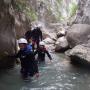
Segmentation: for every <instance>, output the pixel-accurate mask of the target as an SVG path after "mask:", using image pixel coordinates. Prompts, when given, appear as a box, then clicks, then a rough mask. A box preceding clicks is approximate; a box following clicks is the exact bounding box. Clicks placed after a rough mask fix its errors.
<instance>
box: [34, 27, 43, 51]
mask: <svg viewBox="0 0 90 90" xmlns="http://www.w3.org/2000/svg"><path fill="white" fill-rule="evenodd" d="M40 41H42V31H41V30H40V27H36V28H34V29H33V30H32V46H33V47H32V48H33V50H34V49H35V45H37V48H39V42H40Z"/></svg>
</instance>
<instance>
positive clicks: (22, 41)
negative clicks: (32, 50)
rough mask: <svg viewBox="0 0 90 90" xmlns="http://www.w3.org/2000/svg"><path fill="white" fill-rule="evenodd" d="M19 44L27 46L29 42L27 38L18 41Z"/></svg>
mask: <svg viewBox="0 0 90 90" xmlns="http://www.w3.org/2000/svg"><path fill="white" fill-rule="evenodd" d="M18 43H19V44H20V43H25V44H27V43H28V42H27V40H26V39H25V38H20V39H19V40H18Z"/></svg>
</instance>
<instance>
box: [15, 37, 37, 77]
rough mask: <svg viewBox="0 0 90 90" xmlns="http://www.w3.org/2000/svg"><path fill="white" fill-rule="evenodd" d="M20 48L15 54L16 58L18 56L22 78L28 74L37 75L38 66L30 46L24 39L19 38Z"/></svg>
mask: <svg viewBox="0 0 90 90" xmlns="http://www.w3.org/2000/svg"><path fill="white" fill-rule="evenodd" d="M18 43H19V47H20V50H19V52H18V53H17V54H16V58H20V61H21V73H22V76H23V78H27V77H28V76H34V75H36V76H38V75H39V72H38V66H37V63H36V61H35V58H34V54H33V52H32V50H31V49H32V47H31V46H29V45H28V42H27V40H26V39H24V38H21V39H19V41H18Z"/></svg>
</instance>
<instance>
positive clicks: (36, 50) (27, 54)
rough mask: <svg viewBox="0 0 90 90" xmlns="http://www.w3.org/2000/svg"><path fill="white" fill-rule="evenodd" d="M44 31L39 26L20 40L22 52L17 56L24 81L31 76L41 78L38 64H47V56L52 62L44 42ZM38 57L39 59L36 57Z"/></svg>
mask: <svg viewBox="0 0 90 90" xmlns="http://www.w3.org/2000/svg"><path fill="white" fill-rule="evenodd" d="M42 40H43V37H42V31H41V30H40V28H39V27H38V26H37V27H35V28H34V29H33V30H30V31H27V32H26V33H25V38H20V39H19V40H18V45H19V48H20V50H19V51H18V53H17V54H16V55H15V57H16V58H19V59H20V61H21V70H20V72H21V75H22V77H23V78H24V79H27V78H28V77H29V76H30V77H33V76H36V77H39V70H38V63H42V62H45V55H46V54H47V56H48V57H49V59H50V60H52V57H51V55H50V53H49V52H48V50H47V49H46V48H45V43H44V42H43V41H42ZM35 46H36V47H35ZM36 55H37V58H36V57H35V56H36Z"/></svg>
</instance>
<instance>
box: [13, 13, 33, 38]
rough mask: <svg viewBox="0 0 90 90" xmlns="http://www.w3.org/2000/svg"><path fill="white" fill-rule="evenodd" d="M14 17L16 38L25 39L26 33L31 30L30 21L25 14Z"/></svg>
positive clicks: (17, 14) (16, 14)
mask: <svg viewBox="0 0 90 90" xmlns="http://www.w3.org/2000/svg"><path fill="white" fill-rule="evenodd" d="M14 17H15V30H16V37H17V38H20V37H23V36H24V35H25V33H26V31H28V30H31V24H30V20H29V19H28V18H27V17H26V16H25V15H24V13H15V15H14Z"/></svg>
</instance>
